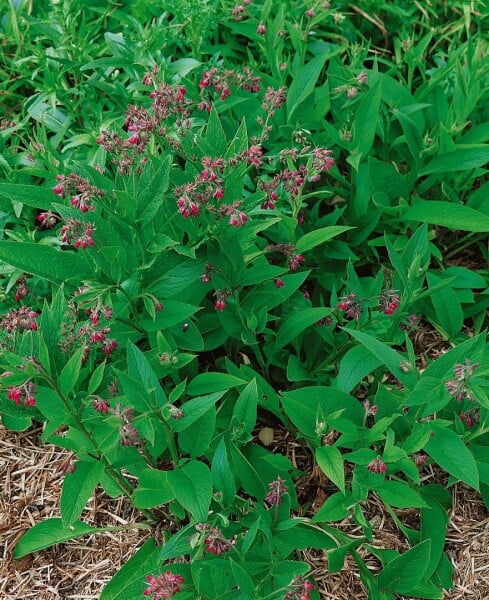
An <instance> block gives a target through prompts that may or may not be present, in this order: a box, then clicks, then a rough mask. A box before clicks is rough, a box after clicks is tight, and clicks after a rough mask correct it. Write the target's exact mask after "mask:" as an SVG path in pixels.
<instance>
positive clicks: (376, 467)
mask: <svg viewBox="0 0 489 600" xmlns="http://www.w3.org/2000/svg"><path fill="white" fill-rule="evenodd" d="M367 469H368V470H369V471H371V472H372V473H385V472H386V471H387V465H386V464H385V462H384V461H383V460H382V459H381V458H380V456H377V458H374V460H372V461H370V462H369V463H368V465H367Z"/></svg>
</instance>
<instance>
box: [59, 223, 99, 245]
mask: <svg viewBox="0 0 489 600" xmlns="http://www.w3.org/2000/svg"><path fill="white" fill-rule="evenodd" d="M94 231H95V226H94V225H93V223H83V222H81V221H79V220H78V219H66V222H65V224H64V225H63V227H61V231H60V235H61V241H62V242H63V244H73V246H74V247H75V248H77V249H78V248H83V250H86V249H87V248H88V247H89V246H93V244H94V241H93V232H94Z"/></svg>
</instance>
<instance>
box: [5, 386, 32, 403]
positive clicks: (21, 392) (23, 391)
mask: <svg viewBox="0 0 489 600" xmlns="http://www.w3.org/2000/svg"><path fill="white" fill-rule="evenodd" d="M36 392H37V390H36V387H35V385H34V384H33V383H32V382H31V381H26V382H24V383H23V384H22V385H17V386H13V385H11V386H9V388H8V394H7V398H9V400H13V401H14V402H15V404H17V406H20V405H21V404H23V405H24V406H25V407H28V406H35V405H36V399H35V397H34V394H35V393H36Z"/></svg>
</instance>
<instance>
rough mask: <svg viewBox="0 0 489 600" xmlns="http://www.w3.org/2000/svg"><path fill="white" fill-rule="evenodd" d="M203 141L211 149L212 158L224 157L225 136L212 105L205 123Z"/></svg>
mask: <svg viewBox="0 0 489 600" xmlns="http://www.w3.org/2000/svg"><path fill="white" fill-rule="evenodd" d="M205 141H206V142H207V143H208V144H209V147H210V148H212V151H213V156H224V155H225V154H226V150H227V145H228V143H227V139H226V134H225V133H224V129H223V128H222V123H221V120H220V118H219V115H218V113H217V110H216V108H215V106H214V104H213V105H212V110H211V113H210V115H209V120H208V122H207V128H206V133H205Z"/></svg>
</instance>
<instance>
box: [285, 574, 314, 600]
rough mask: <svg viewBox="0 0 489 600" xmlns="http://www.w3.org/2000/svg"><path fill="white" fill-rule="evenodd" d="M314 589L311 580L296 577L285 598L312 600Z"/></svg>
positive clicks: (287, 599) (290, 599)
mask: <svg viewBox="0 0 489 600" xmlns="http://www.w3.org/2000/svg"><path fill="white" fill-rule="evenodd" d="M313 589H314V586H313V585H312V583H311V582H309V581H307V580H306V579H302V578H301V577H294V579H293V580H292V581H291V582H290V585H289V591H288V592H287V593H286V594H285V596H284V600H310V598H311V594H310V592H311V591H312V590H313Z"/></svg>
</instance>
